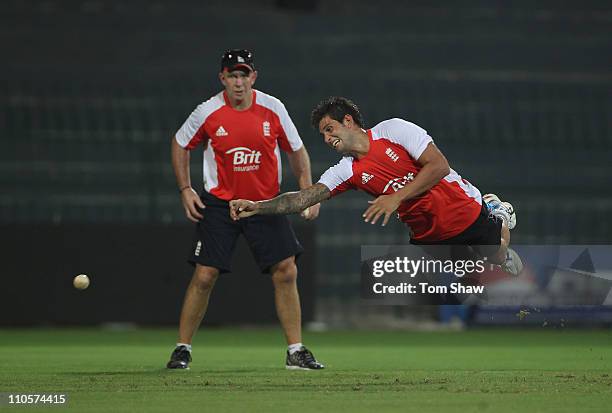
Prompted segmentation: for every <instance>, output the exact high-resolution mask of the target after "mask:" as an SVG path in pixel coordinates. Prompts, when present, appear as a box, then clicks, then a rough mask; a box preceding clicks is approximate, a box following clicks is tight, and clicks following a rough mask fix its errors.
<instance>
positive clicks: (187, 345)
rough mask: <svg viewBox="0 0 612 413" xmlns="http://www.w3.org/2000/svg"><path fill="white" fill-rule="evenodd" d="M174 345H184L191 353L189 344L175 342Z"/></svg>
mask: <svg viewBox="0 0 612 413" xmlns="http://www.w3.org/2000/svg"><path fill="white" fill-rule="evenodd" d="M176 346H177V347H181V346H183V347H186V348H187V350H188V351H189V352H190V353H191V344H185V343H176Z"/></svg>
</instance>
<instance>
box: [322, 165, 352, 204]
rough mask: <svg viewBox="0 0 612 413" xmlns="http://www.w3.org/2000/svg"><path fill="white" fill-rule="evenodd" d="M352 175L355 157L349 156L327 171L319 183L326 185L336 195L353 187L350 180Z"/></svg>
mask: <svg viewBox="0 0 612 413" xmlns="http://www.w3.org/2000/svg"><path fill="white" fill-rule="evenodd" d="M352 177H353V158H351V157H348V156H347V157H344V158H342V159H341V160H340V162H338V163H337V164H335V165H334V166H332V167H331V168H329V169H328V170H327V171H325V172H324V173H323V175H321V178H319V182H318V183H320V184H323V185H325V186H326V187H327V188H328V189H329V190H330V191H331V193H332V196H334V195H336V194H339V193H341V192H344V191H346V190H347V189H351V188H352V187H353V185H352V184H351V182H350V181H351V178H352Z"/></svg>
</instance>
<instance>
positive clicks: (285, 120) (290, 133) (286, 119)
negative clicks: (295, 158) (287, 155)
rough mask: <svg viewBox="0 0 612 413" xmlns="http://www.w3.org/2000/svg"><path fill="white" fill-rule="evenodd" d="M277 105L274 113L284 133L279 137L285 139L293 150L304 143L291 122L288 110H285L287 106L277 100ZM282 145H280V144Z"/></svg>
mask: <svg viewBox="0 0 612 413" xmlns="http://www.w3.org/2000/svg"><path fill="white" fill-rule="evenodd" d="M278 103H279V105H278V107H277V112H276V114H277V115H278V117H279V119H280V124H281V128H282V129H283V132H284V135H285V136H281V139H283V138H285V139H287V141H288V143H289V146H290V147H291V150H292V151H293V152H295V151H297V150H298V149H300V148H301V147H302V146H303V145H304V143H303V142H302V138H300V134H299V133H298V131H297V128H296V127H295V125H294V124H293V121H292V120H291V117H290V116H289V112H287V108H286V107H285V105H283V103H282V102H281V101H278ZM281 147H282V145H281Z"/></svg>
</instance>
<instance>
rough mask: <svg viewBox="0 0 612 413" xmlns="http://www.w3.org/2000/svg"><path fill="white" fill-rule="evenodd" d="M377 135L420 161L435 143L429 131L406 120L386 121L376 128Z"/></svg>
mask: <svg viewBox="0 0 612 413" xmlns="http://www.w3.org/2000/svg"><path fill="white" fill-rule="evenodd" d="M374 129H375V130H376V135H377V136H380V137H381V138H386V139H389V140H390V141H391V142H394V143H397V144H398V145H401V146H403V147H404V148H405V149H406V151H408V153H409V154H410V156H412V158H414V159H419V157H420V156H421V155H422V154H423V152H424V151H425V149H426V148H427V145H429V144H430V143H432V142H433V139H432V138H431V136H429V135H428V134H427V131H426V130H425V129H423V128H421V127H420V126H417V125H415V124H414V123H411V122H408V121H406V120H404V119H399V118H393V119H389V120H385V121H383V122H381V123H379V124H378V125H376V126H375V127H374Z"/></svg>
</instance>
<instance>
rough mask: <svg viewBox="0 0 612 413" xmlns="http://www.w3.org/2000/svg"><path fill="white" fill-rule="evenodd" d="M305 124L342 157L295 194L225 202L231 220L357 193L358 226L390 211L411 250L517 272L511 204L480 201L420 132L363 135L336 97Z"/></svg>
mask: <svg viewBox="0 0 612 413" xmlns="http://www.w3.org/2000/svg"><path fill="white" fill-rule="evenodd" d="M311 121H312V125H313V127H314V128H316V129H317V130H318V131H319V132H320V133H321V135H323V137H324V140H325V143H327V144H328V145H329V146H330V147H331V148H333V149H334V150H336V151H337V152H339V153H341V154H342V155H343V156H344V157H343V158H342V159H341V160H340V162H338V164H336V165H335V166H332V167H331V168H329V169H328V170H327V171H326V172H325V173H324V174H323V175H322V176H321V179H320V180H319V182H318V183H316V184H315V185H313V186H311V187H309V188H306V189H302V190H301V191H299V192H289V193H284V194H282V195H279V196H277V197H276V198H274V199H270V200H267V201H259V202H252V201H251V200H234V201H232V202H231V203H230V210H231V214H232V218H233V219H234V220H240V219H242V218H245V217H251V216H253V215H256V214H260V215H262V216H267V215H269V214H290V213H295V212H299V211H301V210H303V209H304V208H306V207H308V206H309V205H315V204H318V203H319V202H321V201H324V200H326V199H329V198H331V197H333V196H335V195H338V194H341V193H342V192H344V191H346V190H349V189H361V190H363V191H365V192H367V193H369V194H370V195H372V196H373V197H374V198H375V199H374V200H373V201H369V203H370V206H369V207H368V208H367V209H366V211H365V212H364V213H363V218H364V220H365V222H371V223H372V224H375V223H376V221H378V220H379V219H381V218H382V225H385V224H386V223H387V222H388V221H389V218H390V217H391V215H392V214H393V213H395V212H397V215H398V217H399V219H400V220H401V221H402V222H404V223H406V224H407V225H408V227H409V228H410V242H411V243H413V244H425V245H432V244H446V245H468V246H472V247H474V249H475V250H476V251H475V252H476V253H478V254H479V255H481V256H486V257H488V259H489V262H491V263H493V264H498V265H501V266H502V267H503V268H504V269H505V270H506V271H508V272H510V273H512V274H518V273H519V272H520V270H521V267H522V263H520V258H519V257H518V255H517V254H516V253H515V252H514V251H513V250H511V249H509V248H508V246H509V244H510V229H512V228H514V226H515V225H516V215H515V213H514V209H513V208H512V205H510V204H509V203H507V202H502V201H500V200H499V198H498V197H497V196H495V195H493V194H489V195H485V196H484V201H483V197H482V196H481V194H480V191H479V190H478V189H477V188H476V187H475V186H473V185H472V184H471V183H469V182H468V181H467V180H465V179H463V178H461V176H459V174H458V173H457V172H455V171H454V170H452V169H451V168H450V167H449V165H448V161H447V160H446V158H445V157H444V155H443V154H442V152H440V150H439V149H438V148H437V147H436V146H435V145H434V143H433V139H432V138H431V137H430V136H429V135H428V134H427V132H426V131H425V130H424V129H422V128H420V127H419V126H417V125H415V124H413V123H410V122H407V121H405V120H403V119H398V118H394V119H389V120H385V121H383V122H381V123H379V124H378V125H376V126H374V127H373V128H372V129H368V130H364V129H363V120H362V116H361V112H360V111H359V108H358V107H357V105H355V104H354V103H353V102H351V101H350V100H348V99H345V98H342V97H332V98H329V99H326V100H323V101H322V102H320V103H319V105H318V106H317V107H316V108H315V109H314V110H313V112H312V118H311ZM486 203H488V206H487V204H486ZM483 246H490V247H485V248H483Z"/></svg>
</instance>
